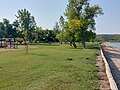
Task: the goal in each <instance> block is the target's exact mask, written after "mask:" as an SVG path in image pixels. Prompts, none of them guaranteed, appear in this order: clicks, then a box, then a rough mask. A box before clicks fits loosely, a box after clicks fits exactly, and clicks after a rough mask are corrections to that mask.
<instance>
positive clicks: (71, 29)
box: [0, 0, 103, 48]
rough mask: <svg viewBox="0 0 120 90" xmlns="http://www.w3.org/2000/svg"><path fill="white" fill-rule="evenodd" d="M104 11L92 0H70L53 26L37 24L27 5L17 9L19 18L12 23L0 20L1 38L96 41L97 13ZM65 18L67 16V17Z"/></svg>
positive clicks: (37, 40)
mask: <svg viewBox="0 0 120 90" xmlns="http://www.w3.org/2000/svg"><path fill="white" fill-rule="evenodd" d="M98 15H103V12H102V8H101V7H100V6H99V5H93V6H92V5H91V4H90V2H89V0H68V5H67V7H66V10H65V12H64V16H60V19H59V21H58V22H56V23H55V26H54V27H53V30H48V29H46V30H43V29H42V28H41V27H38V26H37V24H36V21H35V18H34V16H32V15H31V13H30V12H29V11H28V10H26V9H21V10H18V12H17V15H15V16H16V19H15V20H14V22H13V23H12V24H11V23H10V21H9V20H8V19H5V18H4V19H3V21H2V22H0V37H1V38H18V37H19V38H23V39H24V41H25V43H26V45H27V44H28V43H33V42H35V43H37V42H49V43H51V42H58V41H60V42H61V44H62V42H70V45H73V46H74V47H75V48H77V46H76V42H81V43H82V45H83V48H85V46H86V45H85V42H86V41H94V39H95V37H96V33H95V24H96V23H95V17H97V16H98ZM65 18H66V19H65Z"/></svg>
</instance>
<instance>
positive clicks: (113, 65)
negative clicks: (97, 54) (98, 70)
mask: <svg viewBox="0 0 120 90" xmlns="http://www.w3.org/2000/svg"><path fill="white" fill-rule="evenodd" d="M103 48H104V54H105V57H106V59H107V61H108V64H109V66H110V69H111V72H112V75H113V78H114V79H115V81H116V83H117V86H118V89H119V90H120V50H118V49H116V48H112V47H110V46H103Z"/></svg>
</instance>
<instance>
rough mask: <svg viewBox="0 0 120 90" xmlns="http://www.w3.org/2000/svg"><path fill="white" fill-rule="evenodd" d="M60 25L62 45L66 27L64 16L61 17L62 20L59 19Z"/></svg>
mask: <svg viewBox="0 0 120 90" xmlns="http://www.w3.org/2000/svg"><path fill="white" fill-rule="evenodd" d="M59 24H60V28H61V38H62V39H61V44H62V42H63V41H62V40H63V38H64V36H63V33H64V25H65V19H64V18H63V16H61V17H60V19H59Z"/></svg>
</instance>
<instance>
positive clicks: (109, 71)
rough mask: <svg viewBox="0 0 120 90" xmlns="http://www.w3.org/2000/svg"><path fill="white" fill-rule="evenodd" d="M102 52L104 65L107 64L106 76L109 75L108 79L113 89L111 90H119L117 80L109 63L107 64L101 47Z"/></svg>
mask: <svg viewBox="0 0 120 90" xmlns="http://www.w3.org/2000/svg"><path fill="white" fill-rule="evenodd" d="M100 52H101V55H102V58H103V60H104V63H105V68H106V74H107V77H108V80H109V83H110V88H111V90H119V89H118V87H117V84H116V82H115V80H114V78H113V76H112V73H111V70H110V67H109V64H108V62H107V60H106V58H105V56H104V53H103V49H102V46H100Z"/></svg>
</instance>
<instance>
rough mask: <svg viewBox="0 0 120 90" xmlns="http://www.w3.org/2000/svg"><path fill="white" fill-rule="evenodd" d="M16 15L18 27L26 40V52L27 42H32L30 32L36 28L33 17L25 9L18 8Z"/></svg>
mask: <svg viewBox="0 0 120 90" xmlns="http://www.w3.org/2000/svg"><path fill="white" fill-rule="evenodd" d="M16 17H17V20H18V22H19V29H20V31H21V32H22V35H23V38H24V40H25V42H26V53H28V43H30V42H32V38H33V35H32V33H33V31H34V30H35V28H36V22H35V18H34V17H33V16H32V15H31V13H30V12H29V11H28V10H26V9H21V10H18V13H17V15H16Z"/></svg>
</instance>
